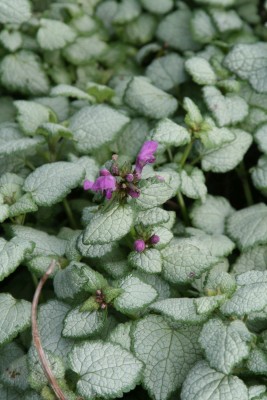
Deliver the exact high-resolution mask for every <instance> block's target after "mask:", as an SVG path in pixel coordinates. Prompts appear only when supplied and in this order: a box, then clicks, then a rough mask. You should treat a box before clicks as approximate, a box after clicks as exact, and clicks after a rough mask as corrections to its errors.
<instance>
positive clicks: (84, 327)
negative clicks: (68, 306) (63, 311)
mask: <svg viewBox="0 0 267 400" xmlns="http://www.w3.org/2000/svg"><path fill="white" fill-rule="evenodd" d="M105 318H106V316H105V313H104V312H103V311H102V310H100V311H90V312H88V311H83V312H82V311H80V306H78V307H76V308H73V309H72V310H70V311H69V312H68V314H67V315H66V317H65V319H64V328H63V331H62V335H63V337H66V338H73V339H81V338H87V337H88V336H90V335H93V334H95V333H98V332H99V331H100V330H101V329H102V328H103V326H104V322H105Z"/></svg>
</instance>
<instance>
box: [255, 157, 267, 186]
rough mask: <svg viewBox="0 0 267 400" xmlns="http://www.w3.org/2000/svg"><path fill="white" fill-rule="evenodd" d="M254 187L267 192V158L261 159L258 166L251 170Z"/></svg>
mask: <svg viewBox="0 0 267 400" xmlns="http://www.w3.org/2000/svg"><path fill="white" fill-rule="evenodd" d="M251 172H252V174H251V177H252V182H253V184H254V186H255V187H256V188H257V189H259V190H261V191H262V192H263V193H266V190H267V157H266V156H263V157H260V158H259V160H258V163H257V166H256V167H254V168H252V169H251Z"/></svg>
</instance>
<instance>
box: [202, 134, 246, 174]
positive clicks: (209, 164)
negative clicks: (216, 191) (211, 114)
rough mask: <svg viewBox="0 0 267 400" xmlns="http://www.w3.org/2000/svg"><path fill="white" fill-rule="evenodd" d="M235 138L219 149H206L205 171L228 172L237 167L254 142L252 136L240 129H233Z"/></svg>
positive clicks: (203, 161) (203, 160)
mask: <svg viewBox="0 0 267 400" xmlns="http://www.w3.org/2000/svg"><path fill="white" fill-rule="evenodd" d="M232 132H233V133H234V134H235V136H236V137H235V139H234V140H233V141H232V142H230V143H226V144H224V145H222V146H221V147H219V148H218V149H213V150H209V151H206V152H205V153H204V156H203V158H202V161H201V167H202V169H203V170H204V171H212V172H219V173H222V172H227V171H231V170H232V169H233V168H235V167H236V166H237V165H238V164H239V163H240V162H241V161H242V159H243V157H244V155H245V153H246V152H247V150H248V149H249V147H250V145H251V143H252V137H251V135H250V134H248V133H247V132H245V131H243V130H240V129H232Z"/></svg>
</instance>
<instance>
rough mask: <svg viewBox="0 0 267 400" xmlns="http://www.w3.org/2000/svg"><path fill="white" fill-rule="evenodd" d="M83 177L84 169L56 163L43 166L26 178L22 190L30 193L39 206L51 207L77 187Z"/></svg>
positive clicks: (60, 162) (70, 164) (73, 165)
mask: <svg viewBox="0 0 267 400" xmlns="http://www.w3.org/2000/svg"><path fill="white" fill-rule="evenodd" d="M84 175H85V171H84V169H83V168H82V167H80V166H79V165H77V164H74V163H70V162H66V161H58V162H55V163H50V164H44V165H42V166H41V167H39V168H37V169H36V170H35V171H34V172H32V173H31V174H30V175H29V176H28V177H27V178H26V180H25V182H24V186H23V190H25V192H29V193H31V195H32V198H33V199H34V201H35V202H36V204H38V205H39V206H51V205H52V204H55V203H58V202H59V201H61V200H62V199H64V197H65V196H66V195H67V194H69V193H70V192H71V189H74V188H75V187H77V186H78V185H79V183H80V182H81V180H82V179H83V177H84Z"/></svg>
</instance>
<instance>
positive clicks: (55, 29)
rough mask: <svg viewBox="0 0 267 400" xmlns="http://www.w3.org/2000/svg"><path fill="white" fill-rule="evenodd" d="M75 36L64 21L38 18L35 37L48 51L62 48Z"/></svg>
mask: <svg viewBox="0 0 267 400" xmlns="http://www.w3.org/2000/svg"><path fill="white" fill-rule="evenodd" d="M75 37H76V33H75V32H74V30H73V29H72V28H71V27H70V26H68V25H66V24H64V22H61V21H57V20H55V19H46V18H41V19H40V28H39V29H38V32H37V36H36V38H37V41H38V43H39V45H40V46H41V48H42V49H45V50H50V51H51V50H58V49H62V48H63V47H65V46H66V44H68V43H71V42H73V41H74V39H75Z"/></svg>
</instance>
